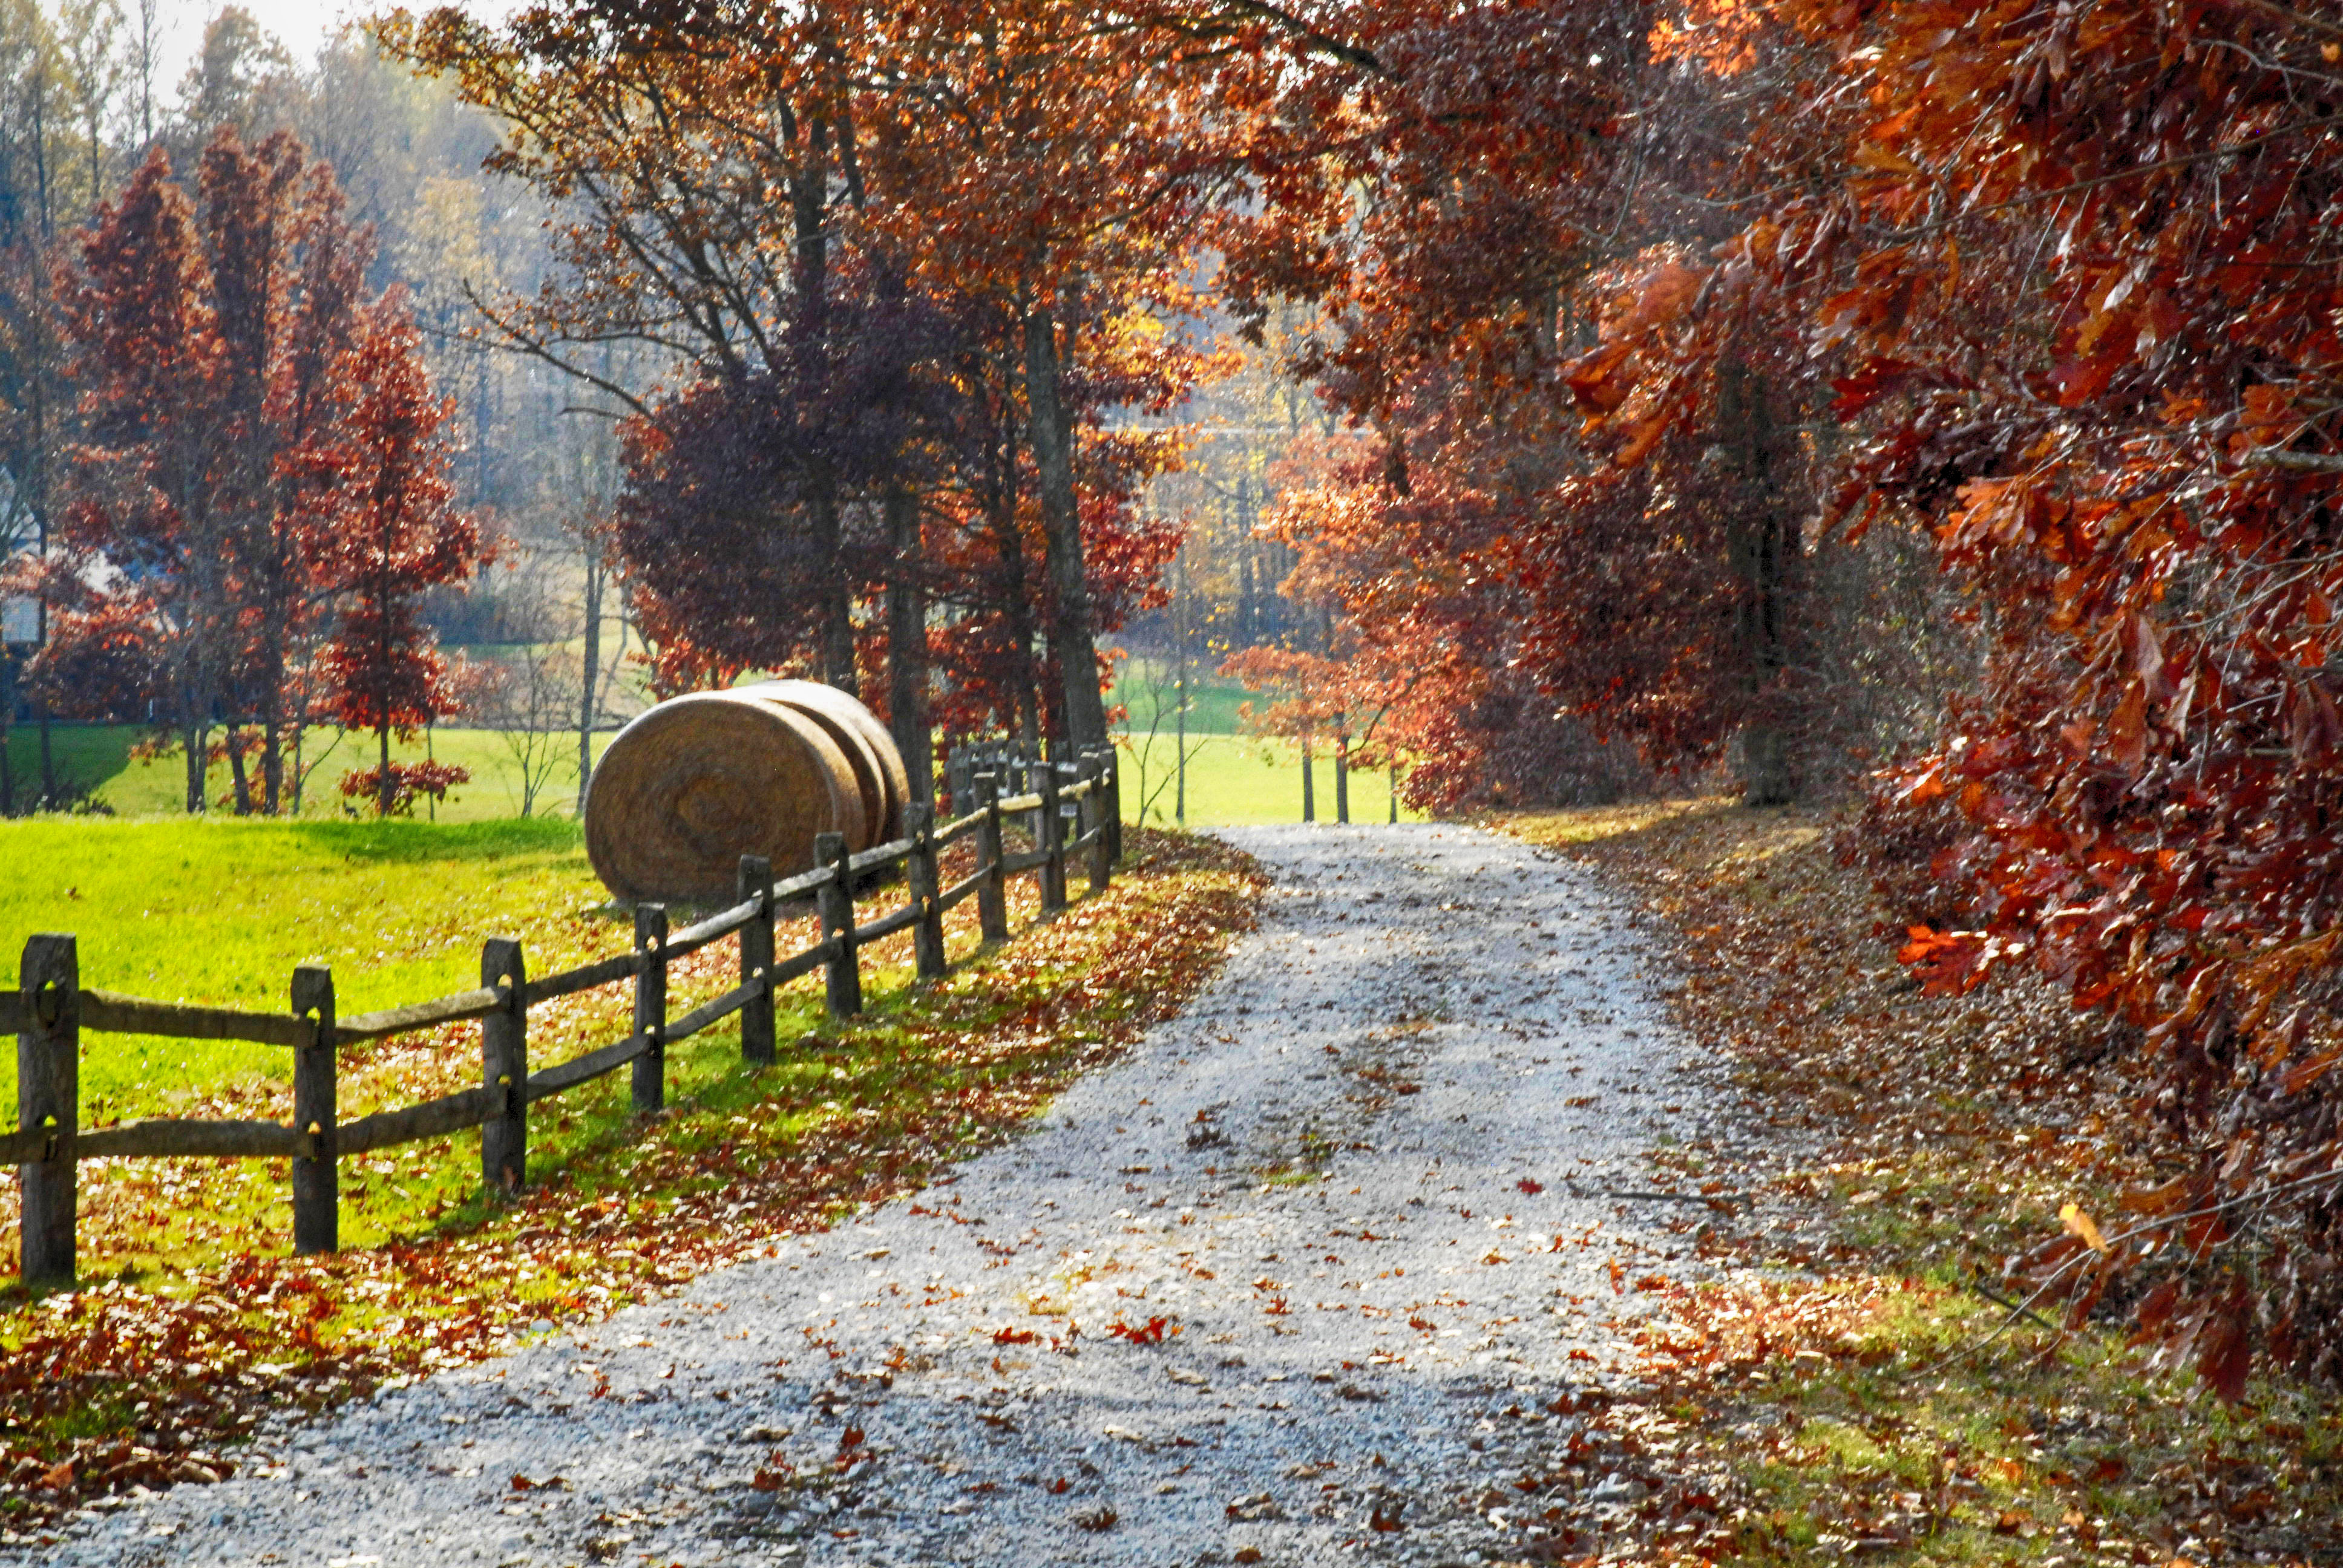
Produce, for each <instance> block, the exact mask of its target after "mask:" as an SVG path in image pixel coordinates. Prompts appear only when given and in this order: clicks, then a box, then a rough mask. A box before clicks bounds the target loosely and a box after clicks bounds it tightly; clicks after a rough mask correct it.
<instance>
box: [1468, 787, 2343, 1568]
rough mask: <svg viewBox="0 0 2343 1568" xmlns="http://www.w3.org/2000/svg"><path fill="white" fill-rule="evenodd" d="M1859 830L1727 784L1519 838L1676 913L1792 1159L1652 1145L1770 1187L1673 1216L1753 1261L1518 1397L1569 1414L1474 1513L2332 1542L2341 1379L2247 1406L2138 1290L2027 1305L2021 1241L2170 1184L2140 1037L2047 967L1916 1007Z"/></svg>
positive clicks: (1746, 1525)
mask: <svg viewBox="0 0 2343 1568" xmlns="http://www.w3.org/2000/svg"><path fill="white" fill-rule="evenodd" d="M1834 824H1835V819H1834V817H1833V816H1832V814H1831V813H1829V812H1828V811H1825V810H1823V809H1793V810H1787V811H1784V810H1745V809H1740V808H1738V807H1736V806H1733V805H1730V804H1728V803H1726V802H1723V801H1714V800H1703V801H1691V802H1674V803H1666V804H1655V805H1638V806H1631V807H1621V808H1612V809H1595V810H1581V811H1567V812H1554V813H1541V814H1537V815H1534V816H1523V817H1519V818H1514V819H1508V820H1506V821H1504V822H1503V823H1501V824H1500V826H1501V827H1502V828H1503V829H1506V830H1509V831H1512V832H1514V833H1516V834H1518V835H1520V836H1522V837H1523V838H1525V839H1531V840H1533V841H1536V842H1540V843H1544V844H1548V845H1551V846H1553V847H1554V848H1555V849H1558V850H1560V851H1562V852H1564V853H1565V854H1568V855H1571V856H1572V857H1574V858H1575V859H1581V860H1584V861H1585V862H1587V863H1590V864H1592V865H1594V866H1595V867H1598V868H1599V869H1602V870H1603V872H1604V874H1605V875H1606V877H1607V878H1609V879H1612V880H1613V882H1614V885H1619V886H1624V887H1625V888H1628V889H1630V890H1633V891H1634V892H1636V893H1638V894H1640V895H1641V896H1642V897H1643V899H1644V900H1645V901H1646V904H1647V906H1648V908H1649V909H1650V910H1652V912H1653V913H1654V914H1656V915H1657V916H1658V917H1660V922H1661V930H1660V932H1659V936H1660V939H1661V940H1662V942H1663V943H1664V946H1665V948H1666V950H1667V951H1668V953H1669V956H1670V960H1671V962H1670V968H1671V971H1672V974H1673V976H1674V977H1680V978H1681V981H1682V984H1681V989H1680V990H1676V991H1675V992H1674V998H1673V1006H1674V1011H1675V1013H1676V1016H1677V1019H1678V1021H1679V1023H1680V1024H1681V1025H1682V1026H1683V1028H1684V1031H1685V1034H1686V1036H1687V1037H1688V1038H1689V1039H1690V1040H1692V1041H1693V1042H1694V1043H1695V1044H1696V1045H1697V1046H1698V1047H1699V1048H1700V1049H1701V1051H1702V1053H1703V1055H1704V1058H1705V1059H1706V1061H1707V1063H1708V1065H1710V1066H1712V1067H1715V1068H1716V1069H1718V1070H1720V1071H1721V1073H1722V1075H1723V1076H1724V1077H1725V1079H1726V1080H1727V1081H1728V1083H1729V1087H1730V1088H1731V1089H1733V1090H1735V1091H1738V1094H1739V1103H1740V1109H1741V1110H1742V1111H1743V1112H1744V1114H1745V1115H1746V1116H1748V1117H1751V1118H1754V1119H1755V1120H1756V1121H1759V1122H1760V1123H1761V1124H1763V1125H1764V1126H1765V1127H1766V1128H1767V1129H1768V1132H1769V1136H1770V1138H1771V1139H1772V1140H1774V1141H1776V1142H1777V1146H1778V1152H1777V1157H1776V1161H1775V1164H1774V1165H1773V1166H1771V1167H1770V1168H1767V1169H1763V1170H1745V1169H1735V1168H1733V1167H1731V1166H1730V1165H1729V1163H1728V1162H1727V1161H1726V1160H1725V1158H1724V1156H1723V1153H1722V1151H1719V1150H1717V1149H1715V1148H1714V1147H1710V1146H1706V1145H1704V1144H1700V1143H1688V1144H1684V1145H1678V1146H1674V1147H1670V1148H1666V1149H1663V1150H1660V1151H1656V1153H1655V1156H1654V1158H1655V1162H1656V1167H1657V1170H1658V1172H1659V1174H1660V1177H1661V1184H1662V1185H1663V1186H1664V1187H1667V1188H1669V1189H1671V1190H1677V1191H1684V1192H1686V1193H1687V1194H1691V1193H1698V1192H1704V1191H1715V1192H1723V1191H1727V1190H1728V1186H1729V1187H1730V1189H1731V1190H1733V1191H1755V1192H1757V1193H1758V1194H1759V1195H1760V1196H1761V1198H1762V1201H1760V1202H1758V1203H1757V1204H1756V1205H1755V1207H1754V1208H1752V1207H1749V1206H1745V1205H1733V1204H1725V1205H1710V1206H1707V1207H1705V1208H1704V1209H1702V1210H1701V1211H1698V1212H1697V1213H1694V1212H1687V1213H1684V1214H1683V1215H1680V1216H1677V1217H1675V1218H1673V1219H1670V1220H1667V1221H1663V1224H1664V1229H1665V1230H1666V1231H1670V1232H1672V1233H1674V1235H1675V1236H1676V1237H1677V1238H1679V1239H1680V1241H1681V1243H1682V1251H1684V1252H1687V1253H1690V1254H1692V1255H1694V1256H1695V1257H1698V1258H1701V1259H1704V1260H1707V1261H1711V1262H1713V1263H1715V1264H1718V1265H1721V1266H1723V1267H1725V1269H1726V1270H1728V1271H1729V1273H1728V1278H1729V1280H1730V1281H1731V1282H1728V1283H1714V1282H1712V1283H1700V1284H1685V1283H1681V1282H1674V1281H1673V1280H1672V1279H1668V1278H1648V1279H1644V1280H1638V1281H1637V1282H1636V1284H1637V1287H1638V1289H1639V1290H1640V1291H1642V1292H1644V1293H1645V1295H1646V1297H1647V1299H1648V1300H1649V1302H1650V1304H1651V1305H1652V1306H1653V1307H1654V1309H1655V1312H1654V1315H1653V1316H1651V1317H1649V1318H1647V1319H1645V1320H1644V1321H1643V1322H1642V1324H1641V1326H1640V1327H1638V1328H1637V1329H1636V1330H1634V1332H1633V1335H1632V1340H1631V1342H1630V1344H1629V1345H1627V1346H1625V1347H1624V1349H1626V1350H1628V1351H1630V1352H1632V1353H1633V1356H1634V1362H1635V1365H1636V1369H1637V1372H1638V1374H1639V1375H1638V1377H1637V1379H1636V1381H1635V1383H1634V1386H1633V1387H1632V1388H1631V1389H1629V1390H1627V1391H1625V1392H1621V1391H1616V1390H1614V1391H1612V1392H1602V1391H1599V1390H1594V1389H1589V1390H1586V1391H1583V1392H1579V1393H1576V1394H1566V1395H1564V1396H1563V1398H1562V1399H1561V1400H1559V1401H1557V1402H1555V1404H1554V1405H1553V1406H1550V1407H1548V1408H1547V1410H1545V1411H1544V1412H1523V1419H1535V1418H1544V1419H1547V1420H1550V1421H1552V1422H1554V1425H1555V1426H1556V1427H1557V1428H1558V1429H1559V1432H1561V1433H1562V1434H1563V1435H1562V1436H1561V1437H1560V1439H1559V1441H1558V1442H1557V1444H1556V1446H1555V1447H1554V1450H1553V1452H1552V1454H1551V1461H1550V1462H1549V1463H1547V1464H1546V1465H1545V1466H1544V1468H1543V1469H1541V1470H1539V1471H1536V1472H1534V1473H1527V1474H1524V1475H1523V1476H1520V1477H1518V1478H1514V1479H1513V1480H1511V1481H1510V1482H1509V1483H1507V1484H1506V1485H1505V1486H1504V1487H1503V1488H1497V1487H1491V1488H1489V1489H1488V1491H1487V1492H1486V1493H1483V1494H1482V1495H1481V1496H1479V1497H1477V1498H1475V1499H1473V1501H1474V1502H1476V1503H1483V1504H1485V1506H1484V1507H1483V1513H1484V1514H1491V1512H1492V1511H1494V1513H1493V1515H1492V1517H1493V1529H1495V1530H1496V1531H1497V1532H1498V1539H1497V1540H1496V1542H1495V1543H1493V1545H1492V1546H1491V1547H1490V1548H1489V1549H1487V1550H1488V1552H1489V1554H1490V1555H1492V1556H1493V1558H1494V1559H1495V1560H1497V1561H1503V1562H1515V1561H1529V1562H1546V1563H1561V1562H1568V1563H1579V1562H1584V1563H1594V1562H1597V1561H1600V1562H1603V1563H1689V1562H1694V1561H1721V1560H1735V1561H1744V1562H1750V1563H1799V1564H1805V1563H1815V1562H1820V1561H1826V1560H1833V1559H1846V1558H1857V1557H1860V1558H1862V1559H1864V1560H1865V1561H1876V1562H1881V1563H1940V1564H1963V1563H1992V1564H1996V1565H1998V1564H2004V1563H2057V1562H2064V1563H2072V1564H2076V1565H2077V1568H2080V1565H2081V1564H2084V1563H2098V1564H2110V1565H2111V1564H2117V1563H2140V1564H2151V1565H2153V1568H2170V1565H2172V1564H2176V1563H2179V1564H2211V1563H2246V1562H2256V1563H2311V1562H2333V1561H2337V1560H2338V1556H2343V1529H2338V1521H2343V1419H2338V1415H2337V1413H2336V1412H2334V1411H2333V1409H2332V1407H2331V1404H2330V1402H2329V1401H2328V1399H2327V1398H2326V1397H2325V1396H2324V1395H2323V1394H2322V1393H2320V1392H2318V1391H2315V1390H2311V1389H2308V1388H2306V1387H2303V1386H2301V1385H2299V1384H2295V1383H2291V1382H2284V1381H2282V1380H2278V1379H2267V1380H2258V1381H2257V1382H2254V1384H2253V1385H2252V1386H2251V1388H2250V1389H2249V1391H2248V1393H2247V1399H2246V1400H2245V1402H2243V1403H2241V1404H2240V1405H2238V1406H2237V1407H2236V1408H2235V1409H2224V1408H2223V1407H2222V1406H2221V1405H2220V1404H2219V1403H2218V1402H2216V1401H2215V1400H2214V1399H2213V1398H2211V1397H2210V1395H2209V1394H2207V1392H2203V1391H2202V1390H2200V1389H2198V1388H2197V1386H2195V1385H2194V1383H2193V1382H2190V1381H2188V1380H2186V1379H2183V1378H2179V1377H2176V1376H2173V1375H2169V1374H2168V1373H2166V1372H2162V1371H2160V1370H2159V1369H2157V1368H2156V1367H2154V1366H2152V1365H2151V1364H2149V1363H2148V1362H2147V1360H2146V1359H2145V1352H2140V1351H2137V1350H2135V1349H2132V1348H2130V1347H2129V1346H2128V1345H2127V1342H2126V1336H2125V1335H2124V1334H2123V1333H2122V1332H2120V1331H2119V1328H2118V1325H2117V1315H2118V1312H2119V1311H2120V1310H2122V1309H2124V1308H2126V1307H2127V1303H2118V1302H2096V1303H2094V1302H2085V1303H2083V1308H2084V1310H2083V1311H2082V1312H2079V1313H2078V1314H2077V1315H2075V1316H2073V1317H2072V1318H2071V1319H2070V1318H2069V1317H2068V1316H2067V1312H2068V1308H2069V1303H2068V1302H2065V1301H2064V1300H2052V1301H2050V1302H2047V1303H2046V1304H2045V1305H2043V1306H2042V1308H2041V1315H2039V1316H2038V1317H2028V1316H2026V1315H2021V1314H2019V1313H2018V1312H2014V1311H2013V1310H2011V1309H2012V1308H2013V1307H2014V1306H2016V1305H2019V1304H2022V1300H2023V1298H2024V1297H2025V1296H2026V1293H2027V1292H2028V1290H2029V1289H2030V1288H2031V1287H2030V1286H2029V1285H2028V1284H2027V1283H2026V1282H2025V1281H2024V1279H2022V1278H2014V1279H2006V1280H2005V1279H2004V1278H2003V1277H2002V1275H2003V1272H2004V1268H2005V1262H2006V1260H2007V1259H2009V1258H2011V1257H2013V1256H2015V1255H2017V1254H2021V1253H2023V1252H2025V1251H2026V1250H2028V1249H2030V1248H2034V1247H2036V1246H2037V1245H2039V1244H2041V1243H2043V1242H2045V1241H2063V1242H2064V1244H2065V1245H2066V1246H2067V1247H2070V1248H2076V1249H2081V1248H2087V1247H2089V1246H2091V1245H2093V1241H2092V1237H2093V1236H2094V1235H2096V1233H2097V1224H2096V1222H2095V1221H2092V1219H2091V1216H2092V1214H2093V1213H2094V1212H2097V1213H2102V1214H2103V1213H2106V1212H2107V1211H2108V1210H2109V1209H2110V1208H2112V1207H2113V1206H2114V1195H2115V1194H2117V1193H2118V1192H2120V1191H2124V1190H2127V1189H2129V1188H2135V1187H2137V1186H2141V1185H2145V1184H2147V1183H2148V1181H2150V1180H2151V1179H2153V1178H2157V1177H2158V1176H2159V1175H2161V1174H2167V1173H2162V1172H2158V1171H2155V1170H2154V1169H2153V1161H2154V1159H2155V1157H2156V1154H2155V1151H2156V1149H2157V1144H2156V1141H2155V1140H2154V1139H2153V1138H2151V1137H2150V1136H2149V1135H2148V1133H2147V1129H2146V1128H2145V1127H2144V1125H2143V1123H2142V1122H2141V1121H2140V1120H2139V1118H2140V1116H2141V1115H2142V1114H2143V1112H2144V1111H2147V1110H2148V1109H2151V1108H2143V1107H2137V1106H2134V1105H2132V1104H2131V1103H2129V1101H2128V1100H2127V1098H2126V1096H2125V1095H2124V1094H2123V1092H2122V1091H2121V1086H2120V1083H2119V1081H2118V1079H2117V1075H2116V1074H2115V1072H2114V1071H2113V1070H2112V1069H2111V1068H2110V1070H2107V1071H2106V1072H2104V1073H2095V1072H2094V1071H2093V1070H2092V1069H2093V1066H2094V1063H2095V1062H2097V1060H2099V1058H2101V1057H2103V1056H2107V1055H2109V1054H2110V1053H2112V1052H2114V1051H2115V1050H2118V1049H2119V1048H2120V1041H2118V1040H2110V1039H2109V1038H2108V1037H2107V1032H2106V1030H2105V1028H2104V1026H2103V1025H2101V1024H2100V1023H2098V1022H2097V1021H2096V1020H2088V1019H2080V1018H2077V1016H2075V1015H2074V1014H2073V1013H2072V1012H2071V1010H2069V1009H2068V1008H2067V1007H2066V1004H2065V1002H2064V1000H2063V999H2061V998H2059V997H2058V996H2057V995H2056V994H2055V993H2053V992H2051V991H2050V990H2048V989H2047V988H2046V987H2041V986H2038V985H2034V984H2031V983H2026V982H2025V981H2024V980H2023V978H2022V977H2019V978H2018V980H2016V982H2015V983H2004V984H2002V985H2000V986H1998V987H1996V988H1994V989H1992V990H1987V991H1984V992H1977V993H1973V994H1971V995H1969V996H1967V997H1963V998H1949V999H1937V998H1929V997H1925V996H1923V995H1921V994H1920V991H1919V989H1918V987H1917V986H1916V985H1915V984H1913V983H1912V982H1911V980H1909V979H1908V978H1907V977H1906V975H1905V974H1904V972H1903V971H1902V970H1901V969H1900V967H1899V966H1898V965H1897V964H1896V962H1895V947H1896V940H1897V938H1898V936H1899V935H1900V931H1899V930H1898V929H1896V928H1894V927H1892V925H1891V923H1890V922H1889V921H1888V920H1887V917H1886V912H1885V910H1884V909H1883V908H1882V906H1881V905H1880V904H1879V902H1878V901H1877V900H1876V899H1875V897H1874V895H1873V892H1872V890H1871V889H1870V888H1869V886H1868V885H1867V884H1866V882H1865V879H1864V878H1863V876H1862V875H1861V874H1860V873H1858V872H1856V871H1854V870H1852V869H1847V868H1846V867H1845V866H1843V865H1842V864H1841V863H1840V861H1839V859H1838V857H1837V856H1836V855H1835V853H1834V852H1833V849H1832V845H1831V843H1830V833H1831V830H1832V829H1833V827H1834ZM1728 1179H1729V1181H1728ZM1688 1207H1689V1206H1688ZM1674 1272H1679V1273H1680V1272H1682V1271H1681V1270H1679V1271H1674ZM2054 1320H2056V1321H2054Z"/></svg>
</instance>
